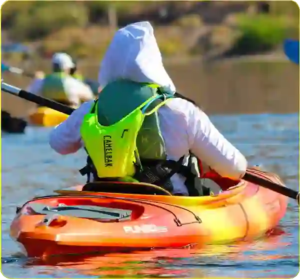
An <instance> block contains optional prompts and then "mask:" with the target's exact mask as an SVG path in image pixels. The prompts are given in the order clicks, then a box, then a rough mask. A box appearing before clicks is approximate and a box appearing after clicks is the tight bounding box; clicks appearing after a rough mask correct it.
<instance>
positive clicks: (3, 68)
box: [1, 63, 9, 72]
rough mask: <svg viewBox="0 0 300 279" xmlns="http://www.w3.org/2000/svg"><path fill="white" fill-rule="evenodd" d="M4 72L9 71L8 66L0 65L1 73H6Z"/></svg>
mask: <svg viewBox="0 0 300 279" xmlns="http://www.w3.org/2000/svg"><path fill="white" fill-rule="evenodd" d="M6 71H9V66H7V65H5V64H3V63H1V72H6Z"/></svg>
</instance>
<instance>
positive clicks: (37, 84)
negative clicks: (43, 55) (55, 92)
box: [26, 78, 44, 95]
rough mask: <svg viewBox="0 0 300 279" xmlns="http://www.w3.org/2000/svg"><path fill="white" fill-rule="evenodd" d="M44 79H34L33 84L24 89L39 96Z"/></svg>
mask: <svg viewBox="0 0 300 279" xmlns="http://www.w3.org/2000/svg"><path fill="white" fill-rule="evenodd" d="M43 82H44V79H43V78H36V79H35V80H33V82H32V83H31V84H30V85H29V86H28V87H27V88H26V90H27V91H28V92H30V93H32V94H35V95H40V93H41V90H42V86H43Z"/></svg>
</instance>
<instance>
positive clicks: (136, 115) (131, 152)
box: [80, 80, 173, 178]
mask: <svg viewBox="0 0 300 279" xmlns="http://www.w3.org/2000/svg"><path fill="white" fill-rule="evenodd" d="M170 98H173V94H171V93H170V92H164V90H162V88H160V87H159V86H158V85H154V84H141V83H136V82H131V81H125V80H121V81H116V82H112V83H110V84H108V85H107V86H106V87H105V88H104V89H103V90H102V91H101V94H99V98H98V100H97V101H96V102H95V105H94V106H93V107H92V109H91V111H90V112H89V113H88V114H86V115H85V117H84V119H83V122H82V125H81V129H80V132H81V136H82V139H83V142H84V145H85V148H86V150H87V152H88V154H89V156H90V158H91V160H92V162H93V165H94V167H95V169H96V172H97V175H98V177H99V178H126V177H133V176H134V175H135V172H136V166H137V165H138V164H139V162H140V160H141V161H142V162H143V160H145V159H146V160H166V152H165V144H164V140H163V137H162V135H161V131H160V125H159V119H158V114H157V110H158V109H159V108H160V107H161V106H162V105H164V104H165V103H166V102H168V101H169V100H170Z"/></svg>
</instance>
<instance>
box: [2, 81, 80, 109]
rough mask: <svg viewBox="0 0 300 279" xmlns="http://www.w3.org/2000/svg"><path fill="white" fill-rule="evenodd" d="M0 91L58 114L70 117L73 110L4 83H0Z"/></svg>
mask: <svg viewBox="0 0 300 279" xmlns="http://www.w3.org/2000/svg"><path fill="white" fill-rule="evenodd" d="M1 90H3V91H4V92H7V93H9V94H12V95H14V96H18V97H20V98H22V99H25V100H27V101H30V102H33V103H36V104H38V105H41V106H45V107H48V108H51V109H53V110H57V111H59V112H62V113H65V114H67V115H70V114H71V113H72V112H73V111H74V110H75V109H73V108H71V107H68V106H66V105H63V104H60V103H58V102H55V101H53V100H50V99H47V98H44V97H41V96H38V95H35V94H32V93H30V92H27V91H25V90H23V89H20V88H18V87H15V86H12V85H10V84H7V83H5V82H2V81H1Z"/></svg>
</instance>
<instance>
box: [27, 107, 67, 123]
mask: <svg viewBox="0 0 300 279" xmlns="http://www.w3.org/2000/svg"><path fill="white" fill-rule="evenodd" d="M67 118H68V115H66V114H64V113H61V112H58V111H56V110H53V109H50V108H48V107H38V108H37V110H36V111H35V112H34V113H33V114H31V115H30V116H29V122H30V124H32V125H36V126H43V127H53V126H56V125H58V124H60V123H61V122H63V121H65V120H66V119H67Z"/></svg>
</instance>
